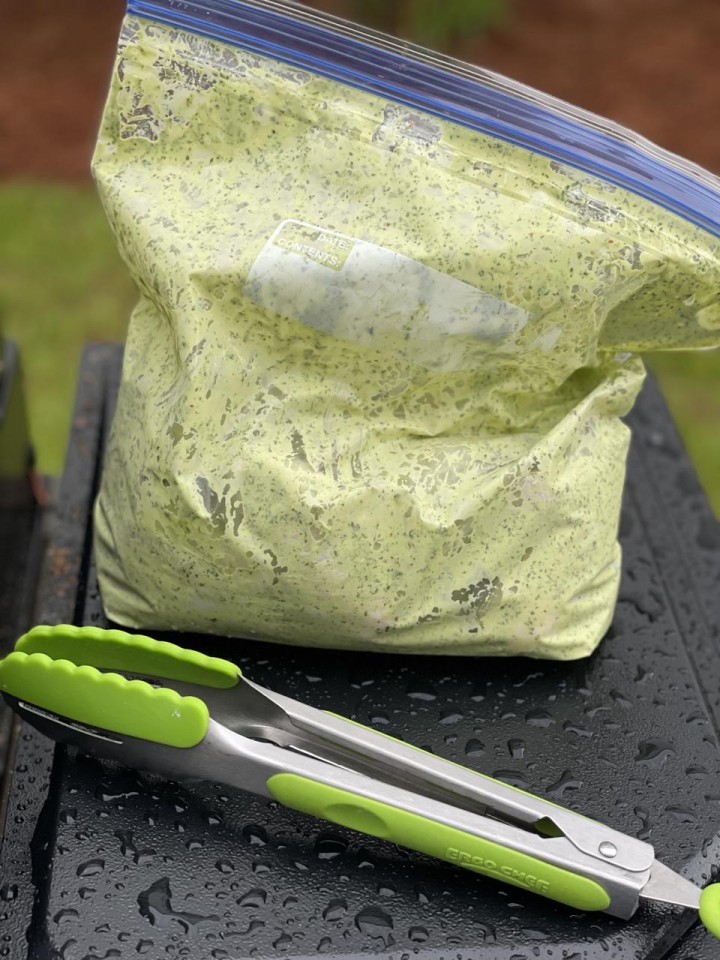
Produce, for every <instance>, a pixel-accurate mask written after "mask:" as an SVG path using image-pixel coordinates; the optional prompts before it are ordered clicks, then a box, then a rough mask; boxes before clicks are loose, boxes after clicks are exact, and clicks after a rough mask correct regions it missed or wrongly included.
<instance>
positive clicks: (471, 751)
mask: <svg viewBox="0 0 720 960" xmlns="http://www.w3.org/2000/svg"><path fill="white" fill-rule="evenodd" d="M484 753H485V744H484V743H483V742H482V740H476V739H475V738H474V737H473V738H472V740H468V742H467V743H466V744H465V756H466V757H482V756H483V754H484Z"/></svg>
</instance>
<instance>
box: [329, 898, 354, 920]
mask: <svg viewBox="0 0 720 960" xmlns="http://www.w3.org/2000/svg"><path fill="white" fill-rule="evenodd" d="M347 908H348V905H347V901H346V900H331V901H330V903H329V904H328V905H327V906H326V907H325V909H324V910H323V920H341V919H342V918H343V917H344V916H345V914H346V912H347Z"/></svg>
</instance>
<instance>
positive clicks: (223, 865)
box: [215, 860, 235, 873]
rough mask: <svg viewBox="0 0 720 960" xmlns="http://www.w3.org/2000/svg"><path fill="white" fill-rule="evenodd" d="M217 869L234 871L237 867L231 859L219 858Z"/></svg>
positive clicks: (225, 871) (216, 864) (222, 871)
mask: <svg viewBox="0 0 720 960" xmlns="http://www.w3.org/2000/svg"><path fill="white" fill-rule="evenodd" d="M215 869H216V870H219V871H220V873H232V872H233V870H234V869H235V864H234V863H232V862H231V861H230V860H217V861H216V862H215Z"/></svg>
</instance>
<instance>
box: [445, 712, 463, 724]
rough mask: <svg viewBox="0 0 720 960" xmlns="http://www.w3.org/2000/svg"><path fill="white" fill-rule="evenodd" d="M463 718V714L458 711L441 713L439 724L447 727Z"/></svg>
mask: <svg viewBox="0 0 720 960" xmlns="http://www.w3.org/2000/svg"><path fill="white" fill-rule="evenodd" d="M463 717H464V714H462V713H460V711H459V710H448V711H443V713H441V714H440V723H442V724H444V725H445V726H449V725H450V724H451V723H459V722H460V720H462V719H463Z"/></svg>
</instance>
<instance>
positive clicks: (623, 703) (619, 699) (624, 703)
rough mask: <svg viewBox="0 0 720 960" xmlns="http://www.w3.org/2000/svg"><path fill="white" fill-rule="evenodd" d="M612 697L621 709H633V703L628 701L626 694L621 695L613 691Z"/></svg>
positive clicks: (611, 692) (617, 691)
mask: <svg viewBox="0 0 720 960" xmlns="http://www.w3.org/2000/svg"><path fill="white" fill-rule="evenodd" d="M610 696H611V697H612V699H613V700H614V701H615V703H616V704H617V705H618V706H619V707H622V708H623V710H629V709H630V708H631V707H632V702H631V701H630V700H628V698H627V697H626V696H625V695H624V694H622V693H620V691H619V690H611V691H610Z"/></svg>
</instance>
